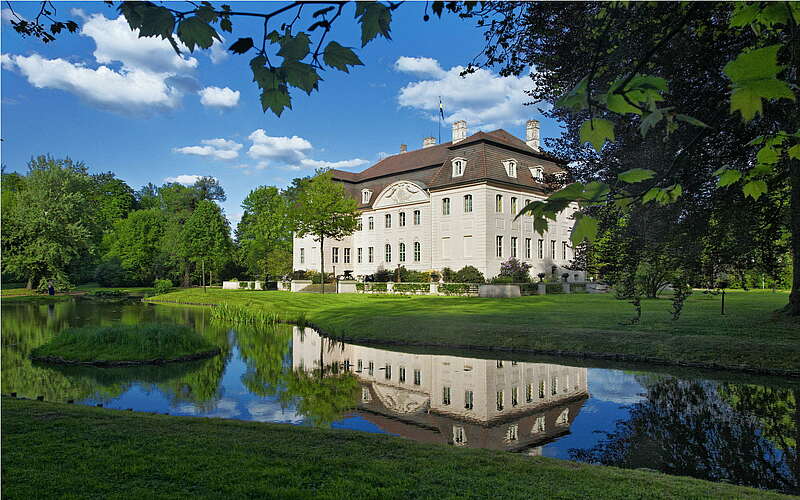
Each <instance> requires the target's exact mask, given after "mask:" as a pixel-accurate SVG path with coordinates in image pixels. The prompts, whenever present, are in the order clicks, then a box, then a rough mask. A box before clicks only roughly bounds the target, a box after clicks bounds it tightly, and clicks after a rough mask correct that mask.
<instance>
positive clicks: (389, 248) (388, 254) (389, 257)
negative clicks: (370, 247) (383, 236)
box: [384, 243, 392, 262]
mask: <svg viewBox="0 0 800 500" xmlns="http://www.w3.org/2000/svg"><path fill="white" fill-rule="evenodd" d="M385 257H386V258H385V259H384V260H385V261H386V262H391V261H392V245H390V244H388V243H387V244H386V255H385Z"/></svg>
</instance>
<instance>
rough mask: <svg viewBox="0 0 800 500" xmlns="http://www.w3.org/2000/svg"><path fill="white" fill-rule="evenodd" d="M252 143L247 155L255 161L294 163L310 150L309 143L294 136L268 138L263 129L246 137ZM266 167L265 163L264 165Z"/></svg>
mask: <svg viewBox="0 0 800 500" xmlns="http://www.w3.org/2000/svg"><path fill="white" fill-rule="evenodd" d="M248 139H250V140H251V141H252V142H253V145H252V146H250V149H249V150H248V151H247V155H248V156H250V158H253V159H255V160H265V161H267V162H276V163H283V164H287V163H296V162H299V161H301V160H303V159H304V158H305V157H306V153H307V152H308V151H310V150H311V149H312V146H311V143H310V142H308V141H307V140H305V139H303V138H302V137H298V136H296V135H294V136H292V137H272V136H268V135H267V134H266V132H264V129H261V128H260V129H257V130H255V131H254V132H253V133H252V134H250V136H249V137H248ZM265 165H266V163H265Z"/></svg>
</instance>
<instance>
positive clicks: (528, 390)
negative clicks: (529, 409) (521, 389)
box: [525, 384, 533, 403]
mask: <svg viewBox="0 0 800 500" xmlns="http://www.w3.org/2000/svg"><path fill="white" fill-rule="evenodd" d="M532 401H533V384H528V385H526V386H525V402H526V403H530V402H532Z"/></svg>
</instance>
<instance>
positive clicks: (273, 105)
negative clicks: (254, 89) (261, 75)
mask: <svg viewBox="0 0 800 500" xmlns="http://www.w3.org/2000/svg"><path fill="white" fill-rule="evenodd" d="M261 108H262V109H263V110H264V112H265V113H266V112H267V110H268V109H269V110H270V111H272V112H273V113H275V114H276V115H277V116H281V114H282V113H283V110H284V108H289V109H292V99H291V97H290V96H289V91H288V90H286V89H285V88H283V89H279V88H278V89H264V91H262V92H261Z"/></svg>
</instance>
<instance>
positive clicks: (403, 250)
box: [398, 243, 406, 262]
mask: <svg viewBox="0 0 800 500" xmlns="http://www.w3.org/2000/svg"><path fill="white" fill-rule="evenodd" d="M398 254H399V255H398V257H399V260H400V262H405V261H406V244H405V243H400V248H399V251H398Z"/></svg>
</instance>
